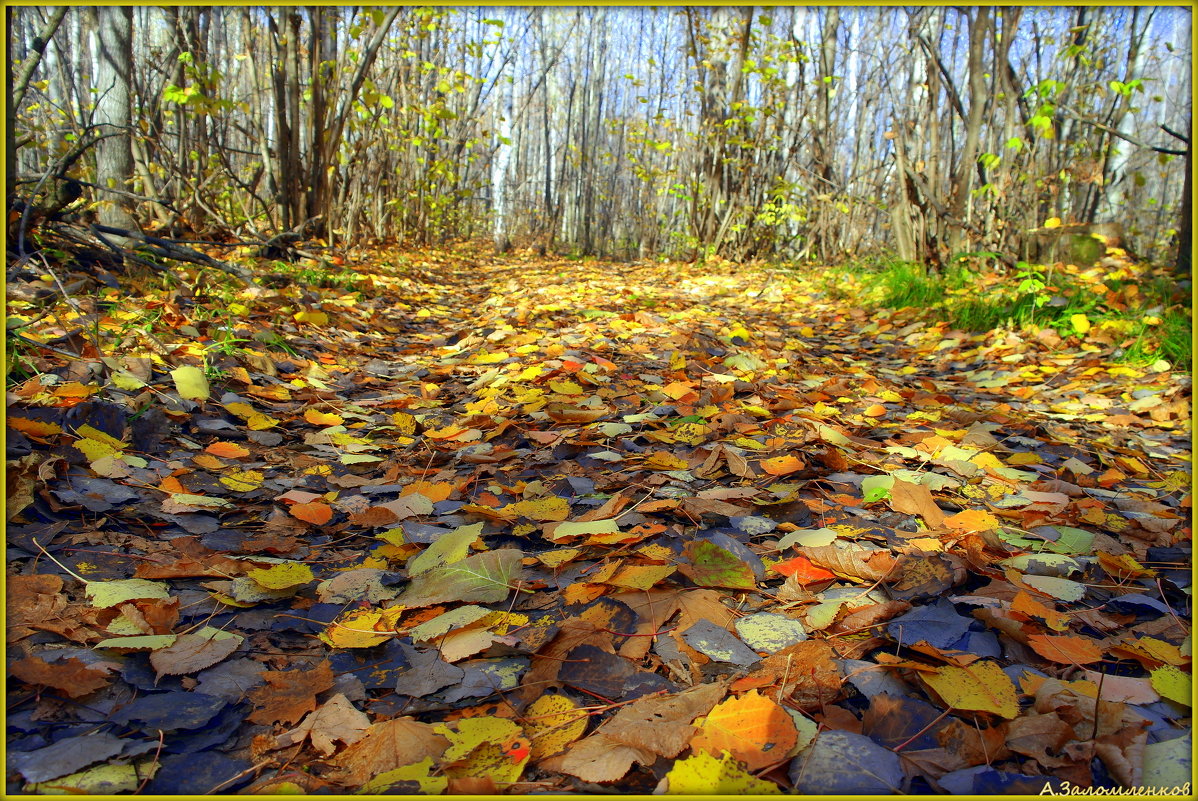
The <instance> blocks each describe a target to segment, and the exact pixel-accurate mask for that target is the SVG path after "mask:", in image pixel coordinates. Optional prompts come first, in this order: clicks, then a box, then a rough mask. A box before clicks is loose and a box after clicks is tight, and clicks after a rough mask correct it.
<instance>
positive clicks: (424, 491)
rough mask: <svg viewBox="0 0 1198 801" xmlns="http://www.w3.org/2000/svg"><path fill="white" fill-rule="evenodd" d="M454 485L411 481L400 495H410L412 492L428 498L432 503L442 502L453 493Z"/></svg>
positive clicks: (445, 482) (443, 482) (444, 482)
mask: <svg viewBox="0 0 1198 801" xmlns="http://www.w3.org/2000/svg"><path fill="white" fill-rule="evenodd" d="M454 489H455V488H454V485H453V484H451V483H450V482H448V481H442V482H440V483H434V482H432V481H413V482H412V483H411V484H409V485H408V486H406V487H404V488H403V492H402V493H400V494H401V495H411V494H412V493H413V492H419V493H420V494H421V495H423V496H424V497H426V498H428V499H429V500H430V501H432V502H433V503H437V502H438V501H443V500H445V499H446V498H448V497H449V495H450V493H452V492H453V491H454Z"/></svg>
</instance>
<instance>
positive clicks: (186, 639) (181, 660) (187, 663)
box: [150, 634, 243, 678]
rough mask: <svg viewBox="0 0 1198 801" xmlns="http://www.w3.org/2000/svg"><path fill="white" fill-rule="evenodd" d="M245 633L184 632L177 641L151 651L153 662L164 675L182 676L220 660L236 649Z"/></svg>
mask: <svg viewBox="0 0 1198 801" xmlns="http://www.w3.org/2000/svg"><path fill="white" fill-rule="evenodd" d="M242 641H243V640H242V638H241V637H222V638H219V639H217V638H215V637H205V636H204V635H202V634H181V635H179V638H178V639H177V640H175V642H174V643H173V644H172V645H170V646H168V647H166V648H159V649H158V650H157V651H154V652H152V653H151V654H150V664H151V665H153V666H154V670H155V671H156V672H157V674H158V678H162V677H163V676H182V675H186V674H188V673H197V672H199V671H201V670H203V669H204V668H209V667H212V666H213V665H215V664H216V663H217V662H220V661H221V660H222V659H224V658H225V657H227V656H229V655H230V654H231V653H233V652H234V651H236V650H237V649H238V648H239V647H240V646H241V643H242Z"/></svg>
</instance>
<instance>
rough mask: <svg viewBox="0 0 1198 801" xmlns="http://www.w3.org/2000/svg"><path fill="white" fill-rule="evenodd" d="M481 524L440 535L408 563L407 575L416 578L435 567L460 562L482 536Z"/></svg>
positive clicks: (462, 527)
mask: <svg viewBox="0 0 1198 801" xmlns="http://www.w3.org/2000/svg"><path fill="white" fill-rule="evenodd" d="M482 533H483V524H482V523H475V524H474V525H471V526H459V527H458V528H456V529H454V530H453V531H451V532H449V533H448V534H442V535H441V536H440V537H438V538H437V540H436V541H435V542H434V543H433V544H432V545H430V546H428V548H426V549H425V550H423V551H421V552H420V553H418V554H416V555H415V556H414V557H412V558H411V559H410V560H409V561H408V574H409V575H411V576H418V575H420V574H421V573H427V572H428V571H430V570H432V569H433V568H436V567H441V566H443V565H451V564H453V563H454V562H460V561H461V560H463V559H465V558H466V557H467V556H468V555H469V554H470V546H471V545H472V544H474V542H475V541H476V540H477V539H478V538H479V537H480V536H482Z"/></svg>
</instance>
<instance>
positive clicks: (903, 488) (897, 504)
mask: <svg viewBox="0 0 1198 801" xmlns="http://www.w3.org/2000/svg"><path fill="white" fill-rule="evenodd" d="M890 508H892V509H894V511H896V512H902V513H903V514H909V515H920V516H921V517H923V520H924V522H925V523H927V524H928V526H929V527H930V528H935V527H937V526H939V525H940V524H941V523H943V522H944V519H945V518H946V517H947V515H946V514H945V513H944V512H943V511H942V510H941V509H940V507H939V506H937V505H936V501H935V500H934V499H933V498H932V491H931V490H929V489H928V488H927V487H925V486H924V485H923V484H912V483H910V482H908V481H903V480H902V479H897V478H896V479H895V480H894V486H893V487H891V488H890Z"/></svg>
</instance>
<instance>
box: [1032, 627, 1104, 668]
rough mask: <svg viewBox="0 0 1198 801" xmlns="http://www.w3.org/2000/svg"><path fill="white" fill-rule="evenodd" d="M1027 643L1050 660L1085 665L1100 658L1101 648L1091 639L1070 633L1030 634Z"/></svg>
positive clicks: (1063, 663)
mask: <svg viewBox="0 0 1198 801" xmlns="http://www.w3.org/2000/svg"><path fill="white" fill-rule="evenodd" d="M1027 643H1028V645H1030V646H1031V647H1032V650H1033V651H1035V652H1036V653H1038V654H1039V655H1040V656H1042V657H1044V658H1045V659H1047V660H1049V661H1050V662H1057V663H1059V664H1062V665H1086V664H1089V663H1091V662H1097V661H1099V660H1100V659H1102V649H1101V648H1099V647H1098V646H1097V645H1095V644H1094V641H1093V640H1090V639H1087V638H1085V637H1077V636H1074V635H1072V634H1031V635H1029V636H1028V638H1027Z"/></svg>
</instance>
